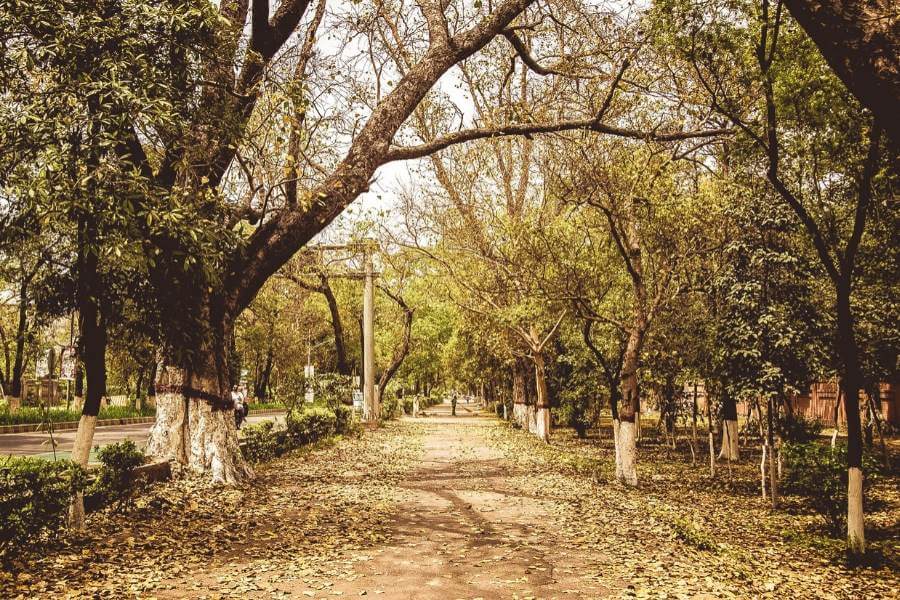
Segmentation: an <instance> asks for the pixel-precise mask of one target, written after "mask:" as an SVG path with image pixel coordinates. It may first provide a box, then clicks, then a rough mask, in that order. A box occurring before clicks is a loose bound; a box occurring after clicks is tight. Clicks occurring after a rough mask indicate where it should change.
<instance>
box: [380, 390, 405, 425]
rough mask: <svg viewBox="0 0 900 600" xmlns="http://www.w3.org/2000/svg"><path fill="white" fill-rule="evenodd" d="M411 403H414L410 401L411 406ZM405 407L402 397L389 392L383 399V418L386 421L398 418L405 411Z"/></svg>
mask: <svg viewBox="0 0 900 600" xmlns="http://www.w3.org/2000/svg"><path fill="white" fill-rule="evenodd" d="M411 405H412V403H410V406H411ZM403 408H404V406H403V403H401V401H400V398H398V397H397V396H396V395H394V394H388V395H387V396H386V397H382V399H381V419H382V420H384V421H388V420H390V419H396V418H398V417H399V416H400V414H401V413H402V412H403Z"/></svg>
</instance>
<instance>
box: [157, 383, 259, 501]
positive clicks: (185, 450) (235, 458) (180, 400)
mask: <svg viewBox="0 0 900 600" xmlns="http://www.w3.org/2000/svg"><path fill="white" fill-rule="evenodd" d="M147 454H148V455H149V456H150V457H152V458H154V459H157V460H170V461H172V462H174V463H175V464H177V465H181V466H182V467H185V468H187V469H189V470H190V471H192V472H194V473H202V474H208V475H209V476H210V477H211V479H212V481H213V483H224V484H231V485H233V484H238V483H241V482H243V481H246V480H247V479H250V478H252V477H253V471H252V470H251V469H250V467H249V465H247V463H246V461H245V460H244V457H243V455H242V454H241V449H240V446H239V445H238V435H237V427H236V426H235V423H234V411H233V410H219V409H214V408H213V407H212V406H210V405H209V404H208V403H207V402H205V401H203V400H199V399H196V398H185V397H184V396H183V395H182V394H178V393H163V394H157V396H156V423H155V424H154V425H153V428H152V429H151V430H150V439H149V441H148V442H147Z"/></svg>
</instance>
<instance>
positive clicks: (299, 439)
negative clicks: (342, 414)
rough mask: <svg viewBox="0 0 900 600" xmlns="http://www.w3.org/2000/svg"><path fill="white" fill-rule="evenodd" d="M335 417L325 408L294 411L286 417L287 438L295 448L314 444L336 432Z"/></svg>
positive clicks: (314, 406)
mask: <svg viewBox="0 0 900 600" xmlns="http://www.w3.org/2000/svg"><path fill="white" fill-rule="evenodd" d="M336 426H337V417H336V416H335V414H334V411H333V410H331V409H330V408H327V407H325V406H319V405H313V406H310V407H304V408H302V409H294V410H292V411H291V412H289V413H288V415H287V433H288V438H289V439H290V440H291V442H292V443H293V444H294V445H296V446H302V445H303V444H309V443H312V442H316V441H318V440H321V439H323V438H326V437H328V436H330V435H333V434H334V433H335V432H336Z"/></svg>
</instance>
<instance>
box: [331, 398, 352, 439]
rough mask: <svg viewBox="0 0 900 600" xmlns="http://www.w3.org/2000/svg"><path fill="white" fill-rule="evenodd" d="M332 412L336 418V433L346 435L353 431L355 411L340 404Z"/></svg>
mask: <svg viewBox="0 0 900 600" xmlns="http://www.w3.org/2000/svg"><path fill="white" fill-rule="evenodd" d="M332 410H333V411H334V417H335V419H334V432H335V433H340V434H344V433H350V432H351V431H353V427H354V423H353V409H352V408H350V407H349V406H345V405H343V404H339V405H337V406H335V407H333V408H332Z"/></svg>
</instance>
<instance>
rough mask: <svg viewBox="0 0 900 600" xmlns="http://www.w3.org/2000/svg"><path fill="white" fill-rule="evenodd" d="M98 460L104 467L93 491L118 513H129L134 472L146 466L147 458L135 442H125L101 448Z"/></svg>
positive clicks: (132, 495) (98, 452)
mask: <svg viewBox="0 0 900 600" xmlns="http://www.w3.org/2000/svg"><path fill="white" fill-rule="evenodd" d="M97 458H98V459H99V460H100V463H101V465H102V466H101V468H100V471H99V474H98V475H97V480H96V481H95V482H94V485H93V487H92V488H91V491H92V492H95V493H97V494H100V496H101V497H102V498H103V500H104V502H106V503H109V504H112V505H113V508H114V510H115V511H116V512H125V511H127V510H128V509H129V508H130V507H131V502H132V498H133V497H134V488H135V484H136V482H135V481H134V470H135V469H136V468H138V467H139V466H141V465H142V464H144V463H145V462H146V460H147V457H146V456H144V453H143V452H142V451H140V450H138V447H137V446H135V444H134V442H133V441H131V440H125V441H124V442H117V443H115V444H109V445H107V446H104V447H103V448H100V449H99V450H98V451H97Z"/></svg>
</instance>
